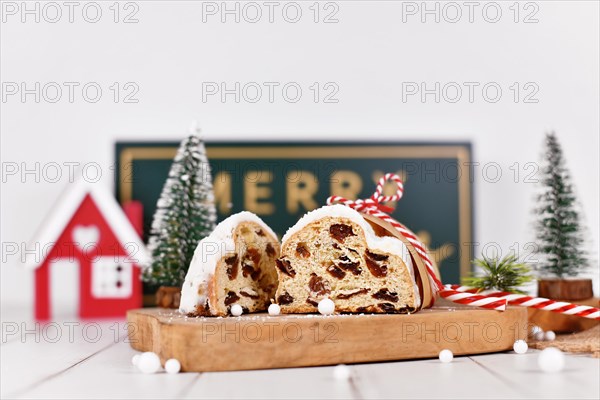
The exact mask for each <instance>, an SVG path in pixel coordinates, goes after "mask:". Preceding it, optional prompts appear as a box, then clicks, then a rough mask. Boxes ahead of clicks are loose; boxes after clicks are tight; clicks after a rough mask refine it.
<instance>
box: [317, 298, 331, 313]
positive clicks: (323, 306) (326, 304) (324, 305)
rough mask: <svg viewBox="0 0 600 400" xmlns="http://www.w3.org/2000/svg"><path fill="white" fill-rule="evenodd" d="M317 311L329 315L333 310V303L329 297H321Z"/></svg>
mask: <svg viewBox="0 0 600 400" xmlns="http://www.w3.org/2000/svg"><path fill="white" fill-rule="evenodd" d="M318 308H319V312H320V313H321V314H323V315H331V314H333V312H334V311H335V304H334V303H333V300H331V299H327V298H325V299H323V300H321V301H320V302H319V307H318Z"/></svg>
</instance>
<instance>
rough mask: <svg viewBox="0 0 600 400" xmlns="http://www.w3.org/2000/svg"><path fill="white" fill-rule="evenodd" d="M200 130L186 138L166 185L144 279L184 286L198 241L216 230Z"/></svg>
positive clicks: (211, 193) (152, 229)
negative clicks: (149, 262) (150, 259)
mask: <svg viewBox="0 0 600 400" xmlns="http://www.w3.org/2000/svg"><path fill="white" fill-rule="evenodd" d="M197 133H198V132H197V129H193V133H192V134H191V135H190V136H189V137H188V138H186V139H184V140H183V141H182V142H181V144H180V146H179V149H178V150H177V154H176V155H175V159H174V160H173V164H172V165H171V169H170V171H169V176H168V178H167V180H166V182H165V185H164V186H163V189H162V192H161V195H160V198H159V200H158V202H157V204H156V211H155V213H154V219H153V221H152V227H151V230H150V238H149V241H148V250H149V251H150V253H151V257H152V263H151V265H150V266H149V267H148V268H146V269H145V270H144V274H143V279H144V281H145V282H148V283H150V284H153V285H162V286H181V284H182V283H183V281H184V279H185V274H186V272H187V269H188V266H189V264H190V261H191V260H192V256H193V255H194V250H195V249H196V247H197V246H198V242H199V241H200V240H202V239H203V238H205V237H206V236H208V235H209V234H210V233H211V232H212V231H213V230H214V229H215V225H216V220H217V212H216V208H215V204H214V193H213V187H212V177H211V171H210V166H209V164H208V159H207V157H206V150H205V148H204V143H203V142H202V139H201V138H200V136H199V135H198V134H197Z"/></svg>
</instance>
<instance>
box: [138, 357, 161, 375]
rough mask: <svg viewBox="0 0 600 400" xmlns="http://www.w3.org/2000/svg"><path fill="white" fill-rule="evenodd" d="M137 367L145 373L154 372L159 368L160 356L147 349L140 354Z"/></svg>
mask: <svg viewBox="0 0 600 400" xmlns="http://www.w3.org/2000/svg"><path fill="white" fill-rule="evenodd" d="M137 367H138V368H139V369H140V371H142V372H143V373H145V374H154V373H156V372H158V371H159V370H160V358H158V355H157V354H156V353H153V352H151V351H147V352H145V353H142V354H141V355H140V358H139V360H138V363H137Z"/></svg>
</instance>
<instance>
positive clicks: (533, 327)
mask: <svg viewBox="0 0 600 400" xmlns="http://www.w3.org/2000/svg"><path fill="white" fill-rule="evenodd" d="M541 331H542V328H540V327H539V326H537V325H533V326H532V327H531V330H530V332H529V334H530V336H532V337H533V336H535V334H536V333H538V332H541Z"/></svg>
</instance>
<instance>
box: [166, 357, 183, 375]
mask: <svg viewBox="0 0 600 400" xmlns="http://www.w3.org/2000/svg"><path fill="white" fill-rule="evenodd" d="M165 371H167V373H169V374H177V373H179V371H181V363H180V362H179V361H178V360H176V359H175V358H169V359H168V360H167V362H166V363H165Z"/></svg>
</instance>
